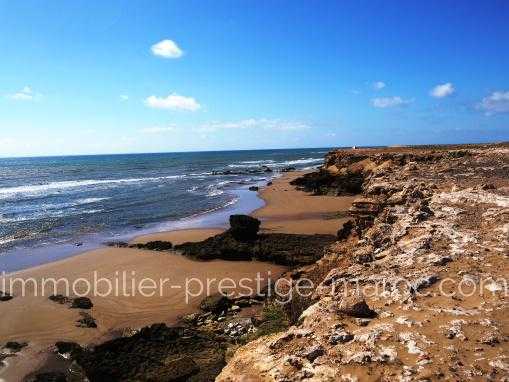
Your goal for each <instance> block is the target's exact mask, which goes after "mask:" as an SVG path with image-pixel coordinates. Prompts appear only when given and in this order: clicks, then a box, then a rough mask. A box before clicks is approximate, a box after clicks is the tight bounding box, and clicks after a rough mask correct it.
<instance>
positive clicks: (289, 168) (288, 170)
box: [281, 166, 296, 172]
mask: <svg viewBox="0 0 509 382" xmlns="http://www.w3.org/2000/svg"><path fill="white" fill-rule="evenodd" d="M295 170H296V168H295V167H293V166H288V167H283V168H282V169H281V172H291V171H295Z"/></svg>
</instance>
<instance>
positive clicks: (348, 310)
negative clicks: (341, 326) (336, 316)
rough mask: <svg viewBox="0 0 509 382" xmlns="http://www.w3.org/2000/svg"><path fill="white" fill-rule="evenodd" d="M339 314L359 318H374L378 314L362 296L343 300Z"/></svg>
mask: <svg viewBox="0 0 509 382" xmlns="http://www.w3.org/2000/svg"><path fill="white" fill-rule="evenodd" d="M339 312H340V313H343V314H346V315H347V316H351V317H357V318H374V317H376V316H377V314H376V312H375V311H374V310H373V309H371V308H370V307H369V306H368V304H366V301H365V300H364V299H363V298H362V297H360V296H348V297H344V298H343V300H341V304H340V306H339Z"/></svg>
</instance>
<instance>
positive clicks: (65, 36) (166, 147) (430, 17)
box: [0, 0, 509, 156]
mask: <svg viewBox="0 0 509 382" xmlns="http://www.w3.org/2000/svg"><path fill="white" fill-rule="evenodd" d="M508 20H509V2H508V1H504V0H500V1H489V0H486V1H461V2H460V1H453V0H440V1H413V0H412V1H377V0H365V1H346V0H345V1H325V0H319V1H309V0H308V1H300V0H289V1H254V0H245V1H237V0H232V1H222V0H214V1H212V0H200V1H194V0H183V1H155V0H151V1H146V2H145V1H143V2H142V1H127V0H126V1H116V0H108V1H95V0H86V1H80V0H75V1H57V0H51V1H45V2H41V1H38V0H34V1H28V0H27V1H25V0H20V1H8V0H0V156H33V155H71V154H102V153H139V152H172V151H201V150H235V149H263V148H301V147H332V146H352V145H357V146H362V145H397V144H427V143H469V142H472V143H473V142H489V141H502V140H509V43H508V41H509V22H508Z"/></svg>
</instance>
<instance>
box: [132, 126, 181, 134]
mask: <svg viewBox="0 0 509 382" xmlns="http://www.w3.org/2000/svg"><path fill="white" fill-rule="evenodd" d="M175 130H177V129H176V127H175V126H165V127H163V126H154V127H147V128H145V129H141V130H140V131H141V132H142V133H144V134H161V133H168V132H170V131H175Z"/></svg>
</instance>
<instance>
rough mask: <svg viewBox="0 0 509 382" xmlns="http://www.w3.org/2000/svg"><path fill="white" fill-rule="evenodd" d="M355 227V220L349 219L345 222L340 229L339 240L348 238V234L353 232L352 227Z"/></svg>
mask: <svg viewBox="0 0 509 382" xmlns="http://www.w3.org/2000/svg"><path fill="white" fill-rule="evenodd" d="M353 228H354V222H353V220H348V221H347V222H346V223H344V224H343V227H341V228H340V229H339V230H338V233H337V236H338V240H346V239H347V238H348V236H350V234H351V233H352V229H353Z"/></svg>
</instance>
